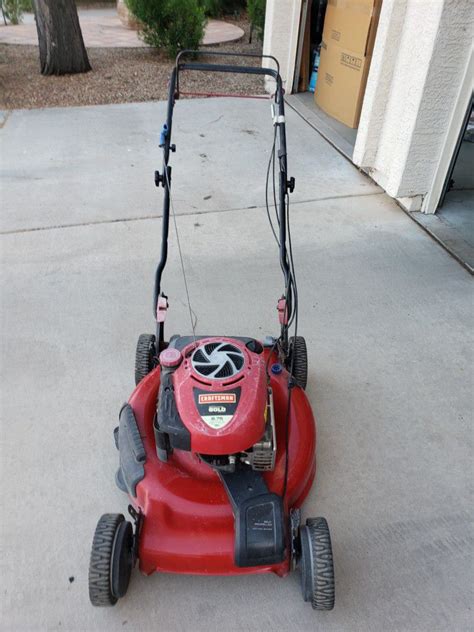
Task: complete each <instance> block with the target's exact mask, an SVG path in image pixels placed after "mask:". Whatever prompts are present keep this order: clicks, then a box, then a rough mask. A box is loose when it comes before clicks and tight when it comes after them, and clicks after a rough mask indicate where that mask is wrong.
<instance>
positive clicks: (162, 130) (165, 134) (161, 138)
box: [160, 123, 168, 147]
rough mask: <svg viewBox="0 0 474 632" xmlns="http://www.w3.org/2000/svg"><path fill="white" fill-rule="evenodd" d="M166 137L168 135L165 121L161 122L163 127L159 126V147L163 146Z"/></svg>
mask: <svg viewBox="0 0 474 632" xmlns="http://www.w3.org/2000/svg"><path fill="white" fill-rule="evenodd" d="M167 137H168V125H167V124H166V123H163V127H162V128H161V132H160V147H164V146H165V142H166V139H167Z"/></svg>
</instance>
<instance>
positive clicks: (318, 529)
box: [300, 518, 335, 610]
mask: <svg viewBox="0 0 474 632" xmlns="http://www.w3.org/2000/svg"><path fill="white" fill-rule="evenodd" d="M300 545H301V558H300V570H301V589H302V592H303V599H304V600H305V601H311V605H312V606H313V609H314V610H332V609H333V608H334V599H335V583H334V564H333V559H332V546H331V536H330V534H329V527H328V523H327V522H326V519H325V518H308V520H306V525H304V526H302V527H300Z"/></svg>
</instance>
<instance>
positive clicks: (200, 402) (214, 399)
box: [193, 387, 240, 430]
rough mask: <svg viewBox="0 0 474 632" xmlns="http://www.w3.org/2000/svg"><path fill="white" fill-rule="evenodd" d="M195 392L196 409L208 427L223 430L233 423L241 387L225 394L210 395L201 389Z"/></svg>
mask: <svg viewBox="0 0 474 632" xmlns="http://www.w3.org/2000/svg"><path fill="white" fill-rule="evenodd" d="M193 390H194V401H195V403H196V408H197V410H198V413H199V416H200V417H201V419H202V421H203V422H204V423H205V424H206V426H209V428H212V429H213V430H221V429H222V428H225V426H227V424H229V423H230V422H231V421H232V419H233V417H234V415H235V411H236V410H237V406H238V405H239V399H240V387H237V388H233V389H232V390H231V391H225V392H224V393H209V391H205V390H203V389H201V388H195V389H193Z"/></svg>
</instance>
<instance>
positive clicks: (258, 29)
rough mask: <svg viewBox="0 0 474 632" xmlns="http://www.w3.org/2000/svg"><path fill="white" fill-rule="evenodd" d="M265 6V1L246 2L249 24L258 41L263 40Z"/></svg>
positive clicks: (248, 0)
mask: <svg viewBox="0 0 474 632" xmlns="http://www.w3.org/2000/svg"><path fill="white" fill-rule="evenodd" d="M265 6H266V0H247V11H248V14H249V18H250V22H251V24H252V26H253V28H254V29H255V33H256V34H257V37H258V39H260V40H262V39H263V31H264V29H265Z"/></svg>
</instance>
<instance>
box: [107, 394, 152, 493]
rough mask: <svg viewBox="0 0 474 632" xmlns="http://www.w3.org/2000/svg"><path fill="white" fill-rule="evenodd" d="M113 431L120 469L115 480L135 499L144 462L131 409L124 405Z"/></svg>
mask: <svg viewBox="0 0 474 632" xmlns="http://www.w3.org/2000/svg"><path fill="white" fill-rule="evenodd" d="M116 431H117V429H115V431H114V438H115V442H116V445H117V447H118V449H119V453H120V467H119V469H118V471H117V474H116V477H115V480H116V483H117V486H118V487H119V489H121V490H122V491H124V492H127V493H128V494H130V496H133V497H135V496H136V495H137V492H136V489H137V485H138V483H139V482H140V481H141V480H142V478H143V477H144V476H145V468H144V465H143V464H144V463H145V460H146V453H145V448H144V446H143V442H142V439H141V437H140V432H139V430H138V426H137V422H136V419H135V415H134V413H133V408H132V407H131V406H130V404H124V405H123V406H122V409H121V410H120V414H119V426H118V432H116Z"/></svg>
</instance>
